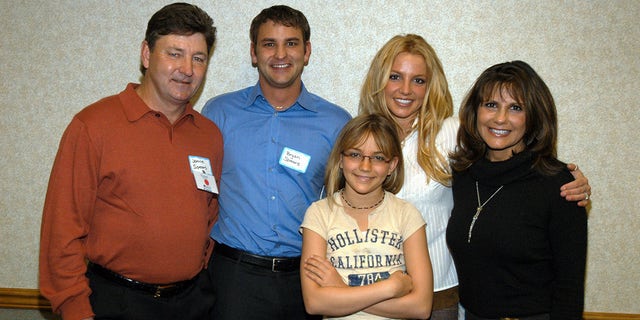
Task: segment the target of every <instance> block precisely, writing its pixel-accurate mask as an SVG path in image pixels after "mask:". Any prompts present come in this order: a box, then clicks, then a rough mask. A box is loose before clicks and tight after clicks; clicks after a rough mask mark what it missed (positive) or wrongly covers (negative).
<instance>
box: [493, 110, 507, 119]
mask: <svg viewBox="0 0 640 320" xmlns="http://www.w3.org/2000/svg"><path fill="white" fill-rule="evenodd" d="M508 112H509V111H508V110H507V108H498V110H496V113H495V116H494V120H495V122H496V123H504V122H506V121H507V113H508Z"/></svg>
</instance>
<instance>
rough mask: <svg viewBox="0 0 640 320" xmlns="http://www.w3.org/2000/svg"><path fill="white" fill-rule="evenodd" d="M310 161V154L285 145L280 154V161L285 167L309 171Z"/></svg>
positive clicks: (303, 171) (302, 171)
mask: <svg viewBox="0 0 640 320" xmlns="http://www.w3.org/2000/svg"><path fill="white" fill-rule="evenodd" d="M310 161H311V156H310V155H308V154H306V153H303V152H300V151H296V150H293V149H291V148H286V147H285V148H284V149H283V150H282V154H281V155H280V162H279V163H280V165H281V166H283V167H287V168H289V169H292V170H295V171H298V172H301V173H305V172H307V167H308V166H309V162H310Z"/></svg>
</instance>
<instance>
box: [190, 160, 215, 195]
mask: <svg viewBox="0 0 640 320" xmlns="http://www.w3.org/2000/svg"><path fill="white" fill-rule="evenodd" d="M189 165H190V166H191V173H193V178H194V179H195V181H196V187H198V189H200V190H204V191H207V192H211V193H218V186H217V185H216V178H215V177H214V176H213V171H212V170H211V161H209V159H208V158H204V157H199V156H189Z"/></svg>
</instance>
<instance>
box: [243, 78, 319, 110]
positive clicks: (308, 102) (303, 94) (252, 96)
mask: <svg viewBox="0 0 640 320" xmlns="http://www.w3.org/2000/svg"><path fill="white" fill-rule="evenodd" d="M258 97H264V94H263V93H262V88H260V82H258V83H256V85H255V86H253V89H252V90H251V92H250V93H249V95H248V96H247V101H245V103H244V105H243V106H242V107H243V108H249V107H250V106H251V105H253V103H254V102H255V101H256V99H258ZM295 105H299V106H301V107H302V108H304V109H306V110H309V111H313V112H318V106H317V105H316V104H315V103H313V97H312V95H311V94H310V93H309V91H307V88H306V87H305V86H304V82H303V83H302V88H301V90H300V95H299V96H298V98H297V99H296V103H295V104H294V106H295Z"/></svg>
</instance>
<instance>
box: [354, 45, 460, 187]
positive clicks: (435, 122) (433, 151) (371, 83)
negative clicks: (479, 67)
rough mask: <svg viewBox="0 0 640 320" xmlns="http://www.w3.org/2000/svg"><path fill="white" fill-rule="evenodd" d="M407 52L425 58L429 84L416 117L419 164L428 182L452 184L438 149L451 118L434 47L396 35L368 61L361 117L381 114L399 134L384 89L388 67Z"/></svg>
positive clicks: (446, 84) (444, 161) (397, 125)
mask: <svg viewBox="0 0 640 320" xmlns="http://www.w3.org/2000/svg"><path fill="white" fill-rule="evenodd" d="M405 52H406V53H409V54H415V55H419V56H422V57H423V58H424V61H425V64H426V67H427V75H428V79H427V81H428V85H427V94H426V96H425V99H424V101H423V105H422V106H421V107H420V109H419V111H418V116H417V123H416V130H418V141H420V142H423V141H424V143H419V144H418V155H417V158H418V164H419V165H420V167H421V168H422V170H423V171H424V172H425V174H426V176H427V181H429V179H433V180H435V181H437V182H439V183H442V184H444V185H450V184H451V169H450V167H449V161H448V159H447V158H446V157H445V156H443V155H442V154H441V153H440V152H439V151H438V149H437V146H436V136H437V135H438V132H440V129H441V128H442V123H443V122H444V120H445V119H446V118H448V117H450V116H451V115H453V100H452V99H451V93H450V92H449V86H448V83H447V79H446V77H445V74H444V70H443V69H442V64H441V63H440V59H438V56H437V55H436V52H435V51H434V50H433V48H432V47H431V46H430V45H429V44H428V43H427V42H426V41H425V40H424V39H423V38H422V37H421V36H419V35H415V34H407V35H397V36H395V37H393V38H391V39H390V40H389V41H388V42H387V43H386V44H385V45H384V46H383V47H382V48H381V49H380V50H379V51H378V53H377V54H376V56H375V57H374V58H373V61H371V66H370V67H369V71H368V72H367V76H366V78H365V81H364V84H363V85H362V91H361V92H360V104H359V106H358V111H359V113H360V114H372V113H380V114H382V115H384V116H385V117H387V118H388V119H391V120H392V121H393V122H394V123H395V125H396V129H397V130H398V132H402V129H401V128H400V125H399V124H398V122H397V121H396V120H395V118H394V117H393V115H392V114H391V112H390V111H389V108H388V106H387V103H386V100H385V96H384V88H385V86H386V85H387V82H388V81H389V76H390V74H391V67H392V66H393V62H394V60H395V59H396V57H397V56H398V55H399V54H400V53H405Z"/></svg>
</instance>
